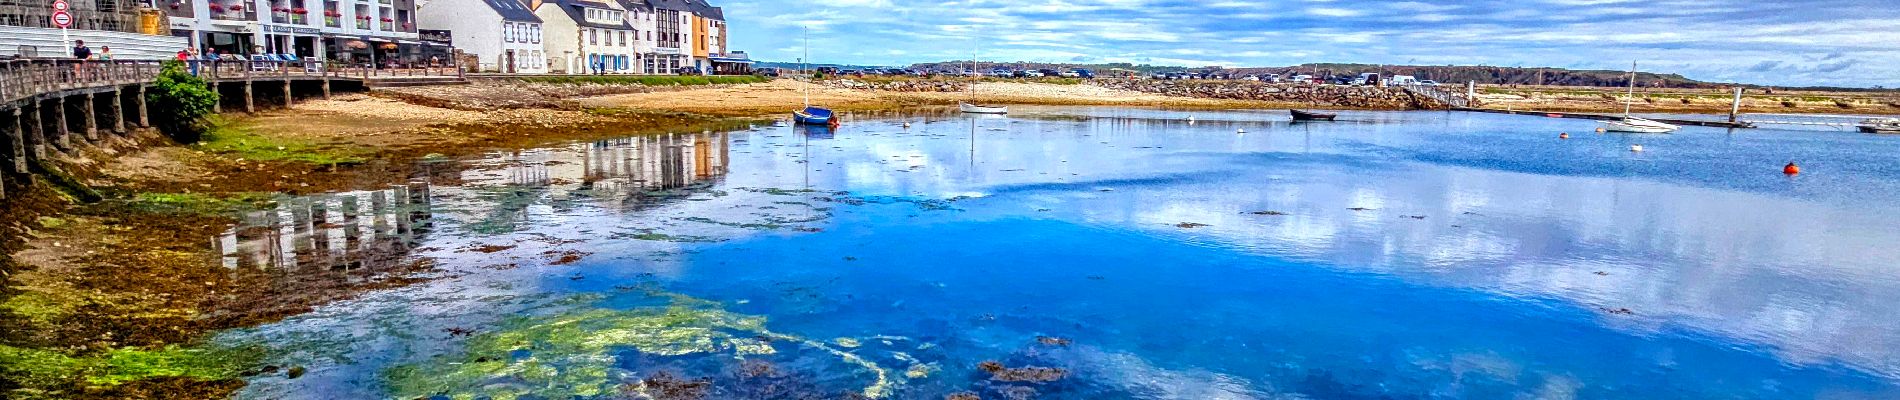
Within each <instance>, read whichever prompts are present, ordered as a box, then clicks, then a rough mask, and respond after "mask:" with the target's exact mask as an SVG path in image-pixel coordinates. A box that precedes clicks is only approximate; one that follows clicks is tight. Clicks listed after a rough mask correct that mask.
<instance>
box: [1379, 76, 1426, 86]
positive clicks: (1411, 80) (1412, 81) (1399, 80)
mask: <svg viewBox="0 0 1900 400" xmlns="http://www.w3.org/2000/svg"><path fill="white" fill-rule="evenodd" d="M1385 83H1386V84H1387V85H1417V84H1418V78H1415V77H1412V76H1411V75H1393V76H1392V80H1388V81H1386V82H1385Z"/></svg>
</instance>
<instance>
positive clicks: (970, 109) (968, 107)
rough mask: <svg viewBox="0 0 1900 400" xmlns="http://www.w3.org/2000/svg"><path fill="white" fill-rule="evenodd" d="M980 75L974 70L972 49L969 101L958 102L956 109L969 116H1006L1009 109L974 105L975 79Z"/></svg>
mask: <svg viewBox="0 0 1900 400" xmlns="http://www.w3.org/2000/svg"><path fill="white" fill-rule="evenodd" d="M980 75H982V73H981V72H977V70H976V50H975V49H974V48H973V49H971V50H970V101H965V102H958V103H957V109H958V110H962V111H963V112H965V113H969V114H1008V113H1009V107H1004V106H986V105H981V104H977V103H976V82H977V79H976V77H977V76H980Z"/></svg>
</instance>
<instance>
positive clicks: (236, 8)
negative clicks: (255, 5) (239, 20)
mask: <svg viewBox="0 0 1900 400" xmlns="http://www.w3.org/2000/svg"><path fill="white" fill-rule="evenodd" d="M230 8H231V11H244V5H243V4H232V5H231V7H230Z"/></svg>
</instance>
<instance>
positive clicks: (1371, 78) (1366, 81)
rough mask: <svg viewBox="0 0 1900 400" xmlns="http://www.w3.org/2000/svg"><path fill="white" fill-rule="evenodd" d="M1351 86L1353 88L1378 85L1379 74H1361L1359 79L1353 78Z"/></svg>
mask: <svg viewBox="0 0 1900 400" xmlns="http://www.w3.org/2000/svg"><path fill="white" fill-rule="evenodd" d="M1351 84H1352V85H1353V86H1365V85H1377V84H1379V73H1377V72H1367V73H1362V74H1359V76H1358V77H1356V78H1352V83H1351Z"/></svg>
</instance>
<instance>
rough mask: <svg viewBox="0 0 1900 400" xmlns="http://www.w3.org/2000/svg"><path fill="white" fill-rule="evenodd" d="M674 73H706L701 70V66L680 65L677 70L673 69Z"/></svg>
mask: <svg viewBox="0 0 1900 400" xmlns="http://www.w3.org/2000/svg"><path fill="white" fill-rule="evenodd" d="M673 73H674V74H676V75H705V73H703V72H701V71H700V70H699V67H680V68H679V69H677V70H673Z"/></svg>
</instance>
